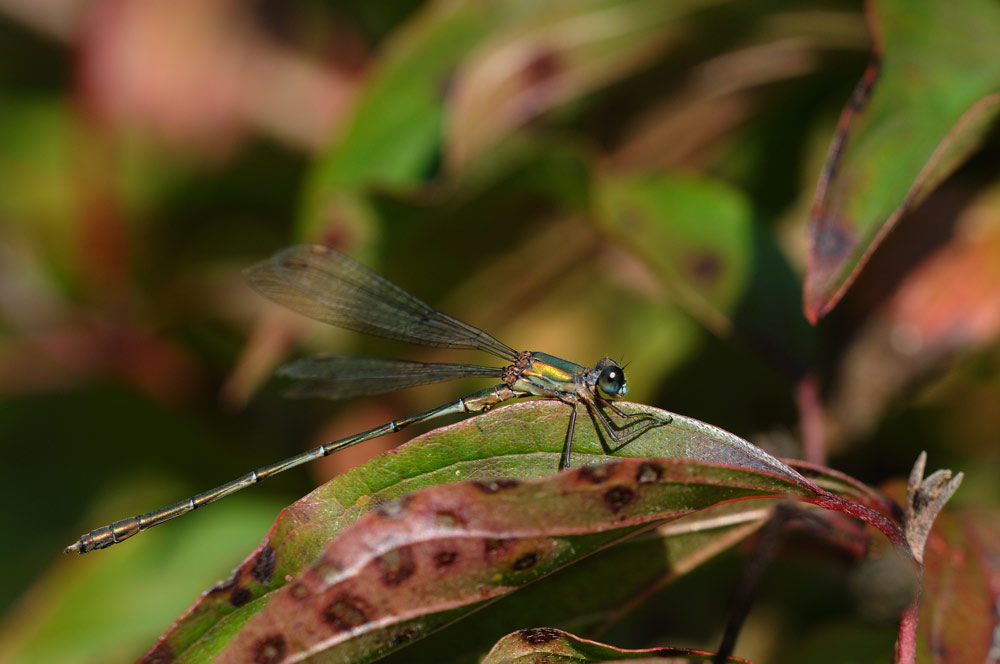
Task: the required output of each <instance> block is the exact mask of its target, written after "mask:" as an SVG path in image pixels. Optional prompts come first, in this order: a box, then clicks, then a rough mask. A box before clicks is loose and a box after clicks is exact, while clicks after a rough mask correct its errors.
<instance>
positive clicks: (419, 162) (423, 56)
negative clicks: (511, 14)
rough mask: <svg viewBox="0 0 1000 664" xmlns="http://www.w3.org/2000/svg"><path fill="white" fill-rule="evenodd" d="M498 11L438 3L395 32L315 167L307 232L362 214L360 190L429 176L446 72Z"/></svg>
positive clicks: (316, 233)
mask: <svg viewBox="0 0 1000 664" xmlns="http://www.w3.org/2000/svg"><path fill="white" fill-rule="evenodd" d="M498 10H499V8H498V7H494V6H490V5H488V4H482V3H455V2H445V1H438V2H433V3H431V4H429V5H428V6H427V7H426V8H425V9H424V10H423V11H421V12H420V13H419V14H418V15H417V16H416V17H415V18H413V19H411V20H410V21H409V22H408V23H407V24H406V27H405V29H402V30H399V31H397V32H396V33H394V35H393V37H392V39H391V40H390V41H389V42H388V44H387V46H386V47H385V48H384V49H383V51H382V52H381V53H380V54H379V57H378V60H377V64H376V65H375V71H374V72H373V73H372V74H371V78H370V81H369V83H368V84H367V86H366V88H365V89H364V91H363V93H362V94H361V97H360V99H359V100H358V102H357V105H356V107H355V109H354V112H353V115H352V117H351V119H350V120H348V121H347V122H346V123H345V124H344V126H343V127H341V129H340V133H339V134H338V137H337V138H336V139H335V140H334V141H333V143H332V144H331V145H330V147H329V148H328V149H327V150H326V151H325V153H324V154H323V155H322V157H321V158H320V159H319V160H318V161H317V163H316V165H315V167H314V169H313V171H312V173H311V174H310V177H309V181H308V183H307V187H306V193H305V200H304V209H303V211H302V214H301V216H300V220H301V221H300V226H301V233H300V235H301V236H302V237H305V238H310V239H313V240H315V239H317V238H320V237H322V231H324V230H325V227H326V224H327V223H328V222H329V221H330V217H331V216H332V215H333V214H342V213H347V212H349V213H351V214H361V212H359V209H360V208H363V207H364V205H363V203H362V202H361V201H360V200H359V194H360V193H362V190H363V189H367V188H369V187H371V186H372V185H381V186H394V187H399V186H404V185H409V184H414V183H416V182H418V181H419V180H420V179H421V178H422V177H423V176H424V175H425V173H426V171H427V169H428V168H429V167H430V166H431V162H432V160H433V159H434V156H435V154H436V153H437V151H438V149H439V143H440V135H441V131H442V124H443V121H444V120H443V114H444V103H443V102H444V98H445V95H446V94H447V89H448V80H449V76H450V75H451V73H452V71H453V69H455V68H456V67H457V66H458V64H459V63H460V62H461V60H462V58H463V57H465V55H466V54H467V53H468V51H469V50H470V49H471V48H472V47H473V46H474V45H475V44H477V43H478V42H479V40H481V39H482V38H483V37H484V35H486V34H487V33H488V32H489V31H490V30H491V29H494V28H495V26H496V23H497V21H498Z"/></svg>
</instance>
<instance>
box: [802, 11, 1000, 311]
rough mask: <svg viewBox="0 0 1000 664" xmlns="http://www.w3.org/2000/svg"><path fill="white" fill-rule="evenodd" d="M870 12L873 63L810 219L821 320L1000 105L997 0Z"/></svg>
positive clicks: (811, 282)
mask: <svg viewBox="0 0 1000 664" xmlns="http://www.w3.org/2000/svg"><path fill="white" fill-rule="evenodd" d="M871 8H872V11H871V12H870V13H869V16H870V21H871V29H872V32H873V33H874V34H875V37H876V45H875V51H874V54H873V59H872V62H871V64H870V65H869V67H868V70H867V71H866V72H865V75H864V77H863V78H862V80H861V82H860V83H859V85H858V88H857V89H856V91H855V94H854V99H852V100H851V102H850V104H849V105H848V106H847V108H846V109H845V110H844V112H843V115H842V116H841V120H840V126H839V128H838V131H837V136H836V137H835V138H834V141H833V144H832V145H831V147H830V152H829V156H828V158H827V163H826V167H825V171H824V174H823V176H822V177H821V179H820V183H819V187H818V188H817V193H816V200H815V203H814V205H813V213H812V218H811V220H810V230H809V254H808V260H809V268H808V271H807V275H806V283H805V311H806V315H807V316H808V317H809V319H810V320H812V321H814V322H815V321H816V320H817V319H818V318H820V317H821V316H823V315H824V314H826V313H827V312H828V311H829V310H830V309H831V308H833V306H834V305H835V304H836V303H837V301H839V299H840V298H841V297H842V295H843V293H844V291H845V290H846V289H847V288H848V287H849V286H850V284H851V283H852V282H853V280H854V278H855V277H856V276H857V273H858V271H859V270H860V269H861V267H862V266H863V265H864V263H865V261H866V260H867V258H868V256H869V255H870V254H871V252H872V251H874V249H875V247H876V246H878V244H879V243H880V242H881V240H882V238H883V237H884V236H885V234H886V233H887V232H888V231H889V230H890V229H891V228H892V227H893V226H894V225H895V223H896V221H897V220H898V219H899V217H900V215H901V214H902V213H903V212H905V210H906V209H908V208H911V207H913V206H914V205H916V204H917V203H918V202H919V201H920V200H921V199H922V198H923V197H924V196H925V195H926V194H927V193H928V192H929V191H931V190H932V189H933V188H934V187H936V186H937V184H938V183H940V182H941V180H943V179H944V178H945V177H946V176H947V175H948V174H949V173H951V172H952V171H953V170H954V169H955V168H956V167H957V166H958V165H959V164H960V163H961V162H962V161H964V159H965V157H966V156H967V155H968V154H969V152H970V151H971V150H972V149H973V148H974V147H975V146H976V145H977V144H978V143H979V142H980V141H981V139H982V138H983V136H984V135H985V133H986V131H987V130H988V129H989V126H990V124H991V123H992V121H993V120H994V119H995V118H996V117H997V113H998V111H1000V105H998V104H1000V93H998V91H1000V67H998V66H997V63H998V62H1000V45H998V44H1000V42H998V41H997V39H996V35H997V34H1000V6H998V5H997V3H996V2H993V1H992V0H958V1H956V2H949V3H940V2H934V1H933V0H918V1H913V0H886V1H884V2H874V3H872V4H871Z"/></svg>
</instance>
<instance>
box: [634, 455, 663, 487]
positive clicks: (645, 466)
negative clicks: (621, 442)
mask: <svg viewBox="0 0 1000 664" xmlns="http://www.w3.org/2000/svg"><path fill="white" fill-rule="evenodd" d="M661 479H663V467H662V466H660V464H658V463H653V462H651V461H644V462H643V463H641V464H639V469H638V470H636V471H635V481H636V482H638V483H639V484H652V483H654V482H659V481H660V480H661Z"/></svg>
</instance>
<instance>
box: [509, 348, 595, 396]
mask: <svg viewBox="0 0 1000 664" xmlns="http://www.w3.org/2000/svg"><path fill="white" fill-rule="evenodd" d="M586 371H587V369H585V368H584V367H582V366H580V365H579V364H576V363H575V362H569V361H567V360H564V359H562V358H559V357H555V356H554V355H549V354H547V353H532V354H531V363H530V364H529V365H528V366H527V367H526V368H524V369H522V370H521V371H520V374H519V376H518V378H517V381H516V382H515V383H514V385H513V386H512V387H513V388H514V389H515V390H521V391H524V392H527V393H529V394H534V395H536V396H540V397H551V396H556V395H558V394H573V393H574V392H575V391H576V388H577V385H579V381H580V378H581V376H583V375H584V372H586Z"/></svg>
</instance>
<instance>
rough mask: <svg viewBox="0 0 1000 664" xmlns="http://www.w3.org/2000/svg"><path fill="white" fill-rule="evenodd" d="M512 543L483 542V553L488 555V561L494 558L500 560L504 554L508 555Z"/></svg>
mask: <svg viewBox="0 0 1000 664" xmlns="http://www.w3.org/2000/svg"><path fill="white" fill-rule="evenodd" d="M511 541H512V540H509V539H487V540H484V541H483V553H484V554H485V555H486V559H487V560H492V559H494V558H499V557H500V556H502V555H503V554H505V553H507V549H509V548H510V545H511Z"/></svg>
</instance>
